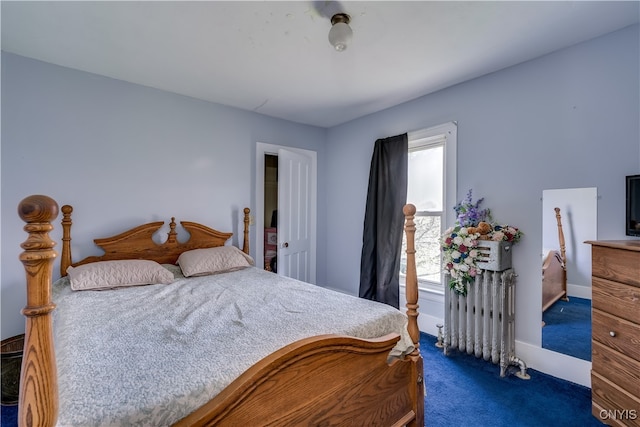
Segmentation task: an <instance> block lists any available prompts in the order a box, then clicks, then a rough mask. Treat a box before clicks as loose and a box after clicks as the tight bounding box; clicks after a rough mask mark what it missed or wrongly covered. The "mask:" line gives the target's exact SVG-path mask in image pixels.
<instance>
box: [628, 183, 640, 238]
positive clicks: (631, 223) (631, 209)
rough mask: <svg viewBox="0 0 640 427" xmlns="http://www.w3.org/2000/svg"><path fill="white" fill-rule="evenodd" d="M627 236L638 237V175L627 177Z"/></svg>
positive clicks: (639, 230)
mask: <svg viewBox="0 0 640 427" xmlns="http://www.w3.org/2000/svg"><path fill="white" fill-rule="evenodd" d="M625 232H626V235H627V236H635V237H640V175H629V176H627V219H626V222H625Z"/></svg>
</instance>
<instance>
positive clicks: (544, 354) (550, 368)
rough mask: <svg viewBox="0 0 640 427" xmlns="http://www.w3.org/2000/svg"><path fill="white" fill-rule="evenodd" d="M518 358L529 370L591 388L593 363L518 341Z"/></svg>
mask: <svg viewBox="0 0 640 427" xmlns="http://www.w3.org/2000/svg"><path fill="white" fill-rule="evenodd" d="M516 356H517V357H519V358H520V359H522V360H523V361H524V362H525V363H526V364H527V368H531V369H535V370H536V371H540V372H544V373H545V374H547V375H551V376H552V377H556V378H561V379H563V380H566V381H571V382H572V383H576V384H580V385H583V386H585V387H589V388H591V362H589V361H586V360H581V359H577V358H575V357H571V356H567V355H565V354H561V353H556V352H555V351H550V350H545V349H544V348H541V347H538V346H535V345H531V344H529V343H526V342H522V341H517V340H516Z"/></svg>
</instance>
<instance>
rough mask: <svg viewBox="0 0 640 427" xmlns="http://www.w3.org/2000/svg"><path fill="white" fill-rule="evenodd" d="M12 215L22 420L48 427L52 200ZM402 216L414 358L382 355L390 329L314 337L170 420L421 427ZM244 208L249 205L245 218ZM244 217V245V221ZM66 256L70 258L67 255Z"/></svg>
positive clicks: (52, 388) (53, 399) (37, 199)
mask: <svg viewBox="0 0 640 427" xmlns="http://www.w3.org/2000/svg"><path fill="white" fill-rule="evenodd" d="M63 211H64V209H63ZM18 212H19V214H20V217H21V218H22V219H23V220H24V221H25V222H26V223H27V224H26V225H25V227H24V229H25V231H26V232H27V233H29V236H28V238H27V240H26V241H25V242H24V243H23V244H22V247H23V249H24V252H23V253H22V254H21V255H20V259H21V261H22V262H23V264H24V266H25V271H26V276H27V306H26V307H25V309H24V310H23V314H24V315H25V316H26V329H25V347H24V356H23V365H22V373H21V384H20V398H19V410H18V423H19V425H20V426H53V425H55V423H56V419H57V414H58V390H57V373H56V363H55V354H54V346H53V338H52V336H53V334H52V319H51V312H52V311H53V310H54V309H55V306H54V305H53V303H52V301H51V284H52V283H51V282H52V264H53V260H54V258H55V257H56V253H55V251H54V250H53V247H54V245H55V243H54V242H53V241H52V240H51V239H50V238H49V235H48V233H49V231H51V230H52V228H53V227H52V225H51V221H52V220H53V219H55V218H56V216H57V214H58V205H57V204H56V202H55V201H54V200H53V199H51V198H49V197H46V196H30V197H27V198H26V199H24V200H23V201H22V202H21V203H20V205H19V207H18ZM65 213H70V211H69V210H67V212H65ZM404 213H405V216H406V223H405V231H406V235H407V279H406V295H407V316H408V319H409V326H408V330H409V334H410V336H411V339H412V341H413V343H414V347H415V349H414V350H413V352H412V353H411V354H410V355H408V356H406V357H405V358H404V359H402V360H394V361H391V362H389V361H387V357H388V354H389V351H390V350H391V349H392V348H393V347H394V345H395V343H396V342H397V341H398V339H399V336H398V335H396V334H391V335H388V336H385V337H380V338H377V339H372V340H362V339H356V338H352V337H343V336H335V335H330V336H329V335H327V336H317V337H310V338H307V339H304V340H301V341H298V342H296V343H293V344H290V345H288V346H286V347H284V348H282V349H281V350H279V351H277V352H275V353H273V354H271V355H270V356H268V357H266V358H264V359H263V360H261V361H260V362H258V363H257V364H255V365H254V366H252V367H251V368H250V369H248V370H247V371H246V372H245V373H244V374H243V375H241V376H240V377H239V378H237V379H236V380H235V381H234V382H233V383H232V384H231V385H230V386H228V387H227V388H225V390H223V391H222V392H221V393H220V394H219V395H218V396H216V397H215V398H214V399H213V400H211V401H210V402H208V403H207V404H205V405H204V406H203V407H201V408H200V409H198V410H196V411H195V412H194V413H192V414H191V415H189V416H187V417H186V418H184V419H183V420H181V421H179V422H178V423H177V424H176V425H178V426H186V425H221V424H224V425H301V424H302V425H367V426H374V425H380V426H402V425H408V426H423V425H424V384H423V365H422V358H421V356H420V352H419V338H420V332H419V330H418V324H417V316H418V311H417V310H418V289H417V277H416V268H415V249H414V234H415V226H414V223H413V216H414V214H415V207H414V206H413V205H407V206H405V208H404ZM247 214H248V211H245V217H246V216H247ZM64 221H67V222H70V218H68V217H65V220H64ZM64 221H63V222H64ZM245 223H246V224H245V236H244V240H245V242H246V241H247V240H248V238H247V226H246V225H247V224H248V222H247V221H246V220H245ZM69 241H70V236H68V235H67V233H65V236H64V238H63V242H64V243H65V244H68V242H69ZM65 262H68V263H69V264H71V259H70V258H69V259H68V260H66V261H65ZM238 357H242V355H238Z"/></svg>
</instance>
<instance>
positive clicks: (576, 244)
mask: <svg viewBox="0 0 640 427" xmlns="http://www.w3.org/2000/svg"><path fill="white" fill-rule="evenodd" d="M597 199H598V192H597V189H596V188H570V189H558V190H544V191H543V192H542V311H543V313H542V347H543V348H546V349H548V350H552V351H556V352H559V353H564V354H566V355H569V356H573V357H577V358H579V359H583V360H591V247H590V246H589V245H586V244H585V243H584V242H585V241H587V240H596V239H597V212H598V202H597Z"/></svg>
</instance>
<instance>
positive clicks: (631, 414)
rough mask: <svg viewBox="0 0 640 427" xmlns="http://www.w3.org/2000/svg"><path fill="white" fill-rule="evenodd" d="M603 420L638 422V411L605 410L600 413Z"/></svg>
mask: <svg viewBox="0 0 640 427" xmlns="http://www.w3.org/2000/svg"><path fill="white" fill-rule="evenodd" d="M600 419H601V420H637V419H638V411H637V410H635V409H603V410H601V411H600Z"/></svg>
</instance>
